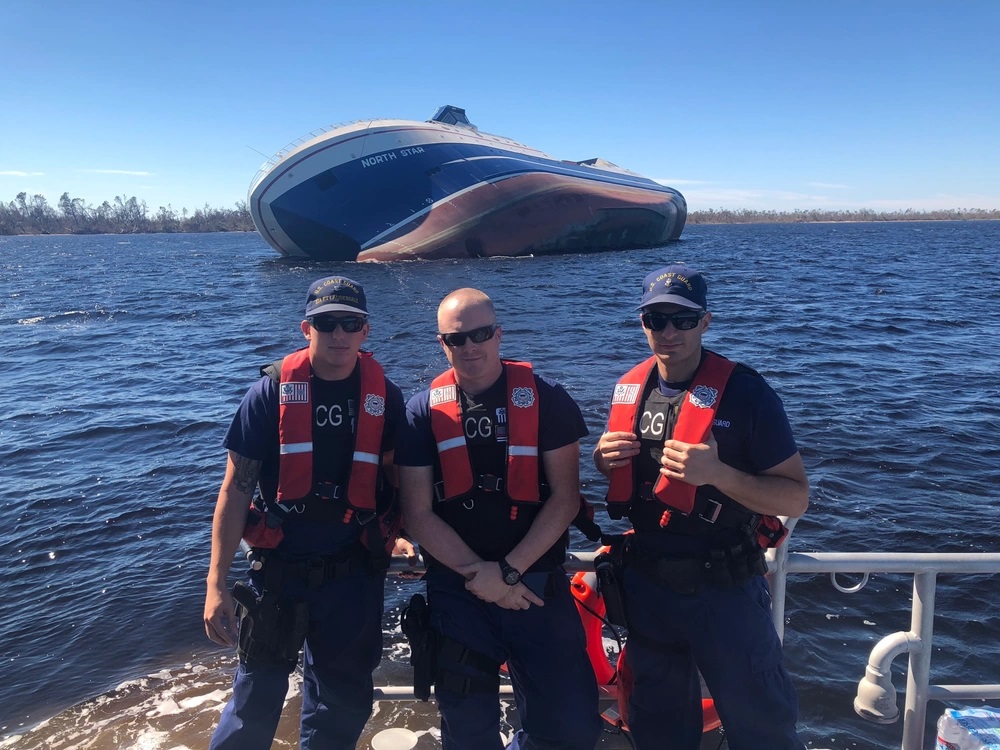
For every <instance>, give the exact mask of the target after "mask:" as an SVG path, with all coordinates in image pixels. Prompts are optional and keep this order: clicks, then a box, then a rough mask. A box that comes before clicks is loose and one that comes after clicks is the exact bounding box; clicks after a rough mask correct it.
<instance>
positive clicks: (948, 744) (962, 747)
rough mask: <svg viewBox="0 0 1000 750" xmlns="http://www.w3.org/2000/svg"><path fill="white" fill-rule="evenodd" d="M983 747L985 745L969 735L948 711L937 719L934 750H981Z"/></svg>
mask: <svg viewBox="0 0 1000 750" xmlns="http://www.w3.org/2000/svg"><path fill="white" fill-rule="evenodd" d="M983 747H985V745H983V743H981V742H980V741H979V740H978V739H976V738H975V737H973V736H972V735H971V734H969V732H968V731H966V729H965V727H963V726H962V725H961V724H960V723H959V722H958V720H957V719H956V718H955V717H954V716H953V715H952V712H951V711H950V710H945V712H944V713H943V714H942V715H941V718H940V719H938V724H937V743H936V744H935V745H934V750H981V748H983Z"/></svg>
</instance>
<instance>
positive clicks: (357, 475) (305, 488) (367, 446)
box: [278, 348, 385, 512]
mask: <svg viewBox="0 0 1000 750" xmlns="http://www.w3.org/2000/svg"><path fill="white" fill-rule="evenodd" d="M358 361H359V364H360V367H361V393H360V398H359V404H358V418H357V419H358V422H357V431H356V433H355V436H354V458H353V460H352V462H351V471H350V479H349V481H348V485H347V498H346V501H347V504H348V505H349V506H350V507H351V508H353V509H354V510H359V511H369V512H374V511H375V509H376V498H375V495H376V492H375V489H376V485H377V480H378V472H379V464H380V462H381V450H382V430H383V428H384V427H385V374H384V372H383V370H382V366H381V365H380V364H379V363H378V362H376V361H375V359H374V358H373V357H372V355H371V354H370V353H368V352H362V353H359V354H358ZM311 379H312V366H311V365H310V363H309V349H308V348H305V349H299V350H298V351H297V352H293V353H292V354H289V355H288V356H287V357H285V359H284V360H283V361H282V363H281V382H280V384H279V386H278V389H279V390H278V397H279V412H278V443H279V445H280V452H281V456H280V459H279V464H278V502H279V503H294V502H296V501H298V500H301V499H303V498H305V497H308V496H309V495H311V494H312V492H313V443H312V428H313V413H312V388H311V387H310V386H311Z"/></svg>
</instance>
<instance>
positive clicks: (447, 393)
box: [431, 385, 458, 406]
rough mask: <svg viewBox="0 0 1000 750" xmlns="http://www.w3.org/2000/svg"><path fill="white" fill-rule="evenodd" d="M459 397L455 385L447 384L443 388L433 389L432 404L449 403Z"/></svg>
mask: <svg viewBox="0 0 1000 750" xmlns="http://www.w3.org/2000/svg"><path fill="white" fill-rule="evenodd" d="M457 399H458V391H456V389H455V386H453V385H446V386H444V387H442V388H432V389H431V406H437V405H438V404H447V403H448V402H450V401H455V400H457Z"/></svg>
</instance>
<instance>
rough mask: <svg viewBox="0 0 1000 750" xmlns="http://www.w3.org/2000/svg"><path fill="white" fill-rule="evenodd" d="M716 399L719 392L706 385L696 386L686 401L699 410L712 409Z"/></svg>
mask: <svg viewBox="0 0 1000 750" xmlns="http://www.w3.org/2000/svg"><path fill="white" fill-rule="evenodd" d="M718 398H719V391H718V390H717V389H715V388H710V387H709V386H707V385H696V386H695V387H694V390H693V391H691V395H689V396H688V400H689V401H690V402H691V403H692V404H694V405H695V406H697V407H699V408H700V409H710V408H712V407H713V406H715V402H716V400H717V399H718Z"/></svg>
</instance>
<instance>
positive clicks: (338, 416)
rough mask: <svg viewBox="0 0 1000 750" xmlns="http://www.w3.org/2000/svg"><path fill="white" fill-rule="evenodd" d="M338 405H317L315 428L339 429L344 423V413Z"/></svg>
mask: <svg viewBox="0 0 1000 750" xmlns="http://www.w3.org/2000/svg"><path fill="white" fill-rule="evenodd" d="M343 411H344V410H343V409H342V408H341V407H340V404H334V405H333V406H324V405H323V404H319V405H317V407H316V426H317V427H340V425H342V424H343V423H344V413H343Z"/></svg>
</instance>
